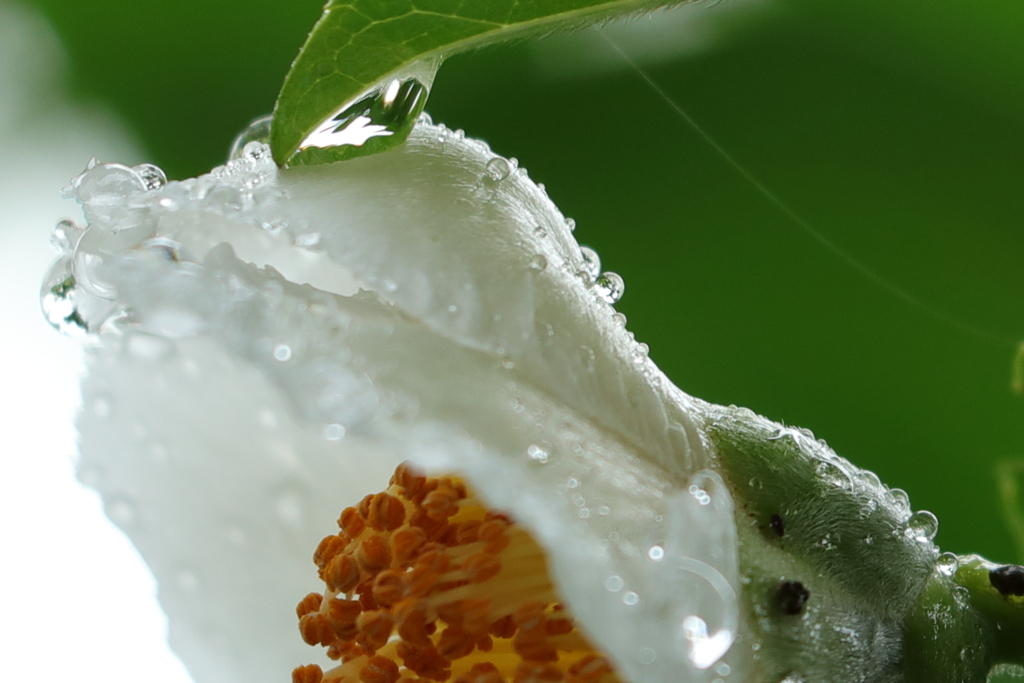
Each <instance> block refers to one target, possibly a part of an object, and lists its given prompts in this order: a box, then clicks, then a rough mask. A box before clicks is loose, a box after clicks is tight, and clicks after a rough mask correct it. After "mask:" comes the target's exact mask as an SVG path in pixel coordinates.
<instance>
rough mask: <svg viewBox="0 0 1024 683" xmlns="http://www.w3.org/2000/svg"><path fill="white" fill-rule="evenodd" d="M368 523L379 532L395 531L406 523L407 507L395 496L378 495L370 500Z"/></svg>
mask: <svg viewBox="0 0 1024 683" xmlns="http://www.w3.org/2000/svg"><path fill="white" fill-rule="evenodd" d="M366 521H367V522H368V523H369V525H370V526H372V527H373V528H374V529H376V530H377V531H394V530H395V529H397V528H398V527H400V526H402V523H403V522H404V521H405V506H404V505H402V501H400V500H398V499H397V498H395V497H394V496H391V495H388V494H386V493H378V494H377V495H375V496H374V497H373V498H372V499H371V500H370V506H369V514H368V515H367V517H366Z"/></svg>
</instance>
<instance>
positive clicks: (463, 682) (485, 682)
mask: <svg viewBox="0 0 1024 683" xmlns="http://www.w3.org/2000/svg"><path fill="white" fill-rule="evenodd" d="M454 683H504V679H502V677H501V673H500V672H499V671H498V667H496V666H494V665H493V664H491V663H490V662H482V663H480V664H474V665H473V668H472V669H470V670H469V671H467V672H466V673H464V674H462V675H461V676H459V677H458V678H456V679H455V681H454Z"/></svg>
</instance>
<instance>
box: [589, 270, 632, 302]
mask: <svg viewBox="0 0 1024 683" xmlns="http://www.w3.org/2000/svg"><path fill="white" fill-rule="evenodd" d="M594 291H596V292H597V294H598V296H600V297H601V298H602V299H604V300H605V302H607V303H609V304H614V303H617V302H618V300H619V299H621V298H622V295H623V294H624V293H625V292H626V283H625V282H624V281H623V280H622V276H620V275H619V274H618V273H612V272H607V273H602V274H601V275H598V276H597V278H596V279H595V280H594Z"/></svg>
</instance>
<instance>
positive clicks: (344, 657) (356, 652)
mask: <svg viewBox="0 0 1024 683" xmlns="http://www.w3.org/2000/svg"><path fill="white" fill-rule="evenodd" d="M365 655H366V652H364V651H363V648H361V647H359V646H358V645H356V644H355V643H354V642H352V641H351V640H345V641H342V640H336V641H334V642H333V643H331V646H330V647H328V648H327V656H328V657H330V658H331V659H333V660H335V661H337V660H339V659H340V660H341V661H342V662H351V661H352V660H353V659H358V658H359V657H363V656H365Z"/></svg>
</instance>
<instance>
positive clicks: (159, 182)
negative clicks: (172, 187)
mask: <svg viewBox="0 0 1024 683" xmlns="http://www.w3.org/2000/svg"><path fill="white" fill-rule="evenodd" d="M132 170H133V171H135V172H136V173H138V174H139V177H140V178H142V184H143V186H144V187H145V188H146V189H147V190H159V189H160V188H161V187H163V186H164V185H166V184H167V174H166V173H164V170H163V169H162V168H160V167H159V166H157V165H155V164H139V165H138V166H133V167H132Z"/></svg>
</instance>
